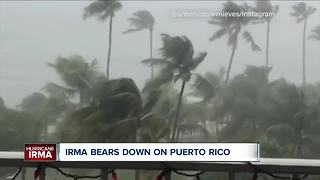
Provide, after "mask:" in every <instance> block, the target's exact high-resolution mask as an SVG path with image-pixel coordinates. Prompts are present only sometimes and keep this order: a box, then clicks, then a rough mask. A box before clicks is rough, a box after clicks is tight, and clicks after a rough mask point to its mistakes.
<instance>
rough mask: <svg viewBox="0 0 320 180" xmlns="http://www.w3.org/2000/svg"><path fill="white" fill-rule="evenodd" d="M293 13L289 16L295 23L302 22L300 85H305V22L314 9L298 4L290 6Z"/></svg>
mask: <svg viewBox="0 0 320 180" xmlns="http://www.w3.org/2000/svg"><path fill="white" fill-rule="evenodd" d="M292 9H293V12H292V13H291V16H293V17H295V18H296V22H297V23H300V22H303V34H302V84H303V85H305V84H306V29H307V20H308V17H309V16H310V15H312V14H313V13H314V12H315V11H316V8H314V7H311V6H307V4H306V3H304V2H300V3H297V4H295V5H293V6H292Z"/></svg>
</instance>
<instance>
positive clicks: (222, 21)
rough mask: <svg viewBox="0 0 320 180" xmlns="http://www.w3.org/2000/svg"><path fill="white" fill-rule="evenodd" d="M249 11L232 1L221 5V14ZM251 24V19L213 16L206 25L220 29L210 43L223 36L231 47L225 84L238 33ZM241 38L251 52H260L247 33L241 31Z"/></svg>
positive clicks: (247, 8)
mask: <svg viewBox="0 0 320 180" xmlns="http://www.w3.org/2000/svg"><path fill="white" fill-rule="evenodd" d="M248 10H249V7H248V6H247V5H238V4H236V3H234V2H232V1H227V2H226V3H224V4H223V10H222V12H225V13H230V14H232V13H233V14H234V13H242V12H246V11H248ZM250 22H251V18H249V17H245V16H240V17H237V16H214V17H212V18H211V19H210V20H209V21H208V23H210V24H213V25H217V26H220V29H219V30H218V31H217V32H215V33H214V34H213V36H211V38H210V39H209V40H210V41H213V40H215V39H217V38H220V37H222V36H223V35H227V36H228V42H227V43H228V45H229V46H231V47H232V53H231V57H230V59H229V65H228V69H227V74H226V80H225V82H226V83H227V82H228V80H229V76H230V72H231V66H232V61H233V57H234V54H235V51H236V49H237V44H238V37H239V35H240V33H241V32H242V29H243V28H244V27H245V26H247V25H248V24H249V23H250ZM242 35H243V38H244V39H245V40H246V41H247V42H248V43H250V44H251V48H252V50H253V51H260V47H259V46H258V45H257V44H256V43H255V41H254V39H253V37H252V36H251V34H250V33H249V32H248V31H243V33H242Z"/></svg>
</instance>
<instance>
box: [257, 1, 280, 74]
mask: <svg viewBox="0 0 320 180" xmlns="http://www.w3.org/2000/svg"><path fill="white" fill-rule="evenodd" d="M253 10H254V11H256V12H268V13H273V15H275V14H277V13H278V11H279V6H278V5H275V6H273V5H272V4H271V2H270V0H257V1H255V7H254V8H253ZM273 17H274V16H265V17H263V18H262V19H261V18H258V19H254V21H253V24H257V23H266V24H267V32H266V62H265V63H266V64H265V69H266V73H268V69H269V46H270V25H271V21H272V19H273Z"/></svg>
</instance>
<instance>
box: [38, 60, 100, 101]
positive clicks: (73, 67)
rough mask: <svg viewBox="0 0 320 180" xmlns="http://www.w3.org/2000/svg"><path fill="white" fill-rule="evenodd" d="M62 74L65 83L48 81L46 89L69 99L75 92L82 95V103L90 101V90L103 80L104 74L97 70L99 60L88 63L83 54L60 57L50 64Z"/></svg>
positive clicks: (52, 93)
mask: <svg viewBox="0 0 320 180" xmlns="http://www.w3.org/2000/svg"><path fill="white" fill-rule="evenodd" d="M48 65H49V66H50V67H52V68H53V69H54V70H55V71H56V72H57V74H58V75H59V76H60V78H61V79H62V81H63V82H64V83H65V85H58V84H55V83H53V82H50V83H47V84H46V86H45V87H44V90H45V91H46V92H47V93H49V94H51V95H55V96H56V97H63V96H64V97H65V98H66V100H68V98H69V97H72V96H73V95H75V94H79V96H80V104H83V103H88V101H89V99H88V90H89V89H90V88H91V87H92V86H93V85H94V84H95V83H97V82H100V81H103V80H104V77H103V75H102V74H101V73H100V72H98V71H97V69H96V66H97V61H96V60H93V61H92V62H91V63H87V62H86V60H85V59H84V58H83V57H81V56H77V55H74V56H71V57H68V58H65V57H58V58H57V59H56V60H55V62H54V63H49V64H48Z"/></svg>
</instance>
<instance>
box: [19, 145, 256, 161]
mask: <svg viewBox="0 0 320 180" xmlns="http://www.w3.org/2000/svg"><path fill="white" fill-rule="evenodd" d="M24 160H25V161H193V162H195V161H198V162H206V161H207V162H259V161H260V145H259V143H59V144H25V149H24Z"/></svg>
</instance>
